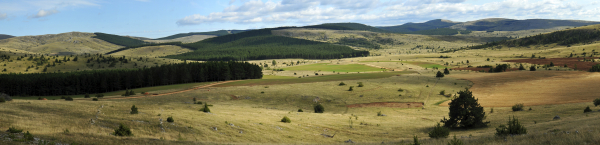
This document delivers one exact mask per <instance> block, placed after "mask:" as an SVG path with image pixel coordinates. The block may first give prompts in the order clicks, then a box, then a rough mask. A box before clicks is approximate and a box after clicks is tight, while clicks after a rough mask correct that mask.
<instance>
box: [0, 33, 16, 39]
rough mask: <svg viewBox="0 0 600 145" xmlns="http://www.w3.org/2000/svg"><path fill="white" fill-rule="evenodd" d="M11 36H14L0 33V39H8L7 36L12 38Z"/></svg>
mask: <svg viewBox="0 0 600 145" xmlns="http://www.w3.org/2000/svg"><path fill="white" fill-rule="evenodd" d="M13 37H15V36H11V35H5V34H0V40H2V39H8V38H13Z"/></svg>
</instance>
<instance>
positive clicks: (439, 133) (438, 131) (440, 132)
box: [429, 123, 450, 138]
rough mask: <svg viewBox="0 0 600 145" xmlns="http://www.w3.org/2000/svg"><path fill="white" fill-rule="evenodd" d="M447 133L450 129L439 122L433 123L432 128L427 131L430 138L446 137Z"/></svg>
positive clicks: (448, 133)
mask: <svg viewBox="0 0 600 145" xmlns="http://www.w3.org/2000/svg"><path fill="white" fill-rule="evenodd" d="M448 135H450V129H449V128H447V127H444V126H442V125H440V123H438V124H437V125H435V126H434V127H433V130H431V131H430V132H429V137H431V138H447V137H448Z"/></svg>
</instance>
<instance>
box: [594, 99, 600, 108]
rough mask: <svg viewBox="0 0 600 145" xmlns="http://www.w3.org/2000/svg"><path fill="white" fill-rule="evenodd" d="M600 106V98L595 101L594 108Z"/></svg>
mask: <svg viewBox="0 0 600 145" xmlns="http://www.w3.org/2000/svg"><path fill="white" fill-rule="evenodd" d="M598 105H600V98H598V99H594V106H596V107H598Z"/></svg>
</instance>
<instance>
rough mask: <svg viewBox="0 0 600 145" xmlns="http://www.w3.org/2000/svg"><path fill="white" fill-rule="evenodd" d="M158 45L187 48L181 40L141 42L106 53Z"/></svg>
mask: <svg viewBox="0 0 600 145" xmlns="http://www.w3.org/2000/svg"><path fill="white" fill-rule="evenodd" d="M160 45H175V46H181V47H184V48H187V47H186V46H185V45H183V43H181V42H165V43H147V44H142V45H136V46H128V47H123V48H119V49H116V50H113V51H109V52H107V53H106V54H113V53H117V52H119V51H123V50H127V49H134V48H140V47H146V46H160Z"/></svg>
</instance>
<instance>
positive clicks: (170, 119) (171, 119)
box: [167, 117, 175, 122]
mask: <svg viewBox="0 0 600 145" xmlns="http://www.w3.org/2000/svg"><path fill="white" fill-rule="evenodd" d="M167 122H175V120H173V117H167Z"/></svg>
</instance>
